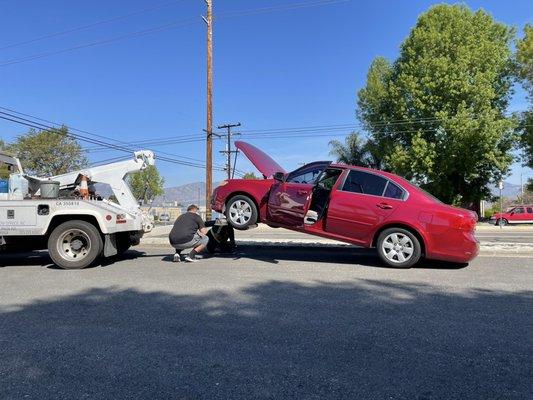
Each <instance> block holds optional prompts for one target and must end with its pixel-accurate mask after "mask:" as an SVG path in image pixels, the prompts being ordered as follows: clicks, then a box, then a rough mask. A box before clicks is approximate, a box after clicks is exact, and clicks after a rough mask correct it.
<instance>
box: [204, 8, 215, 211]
mask: <svg viewBox="0 0 533 400" xmlns="http://www.w3.org/2000/svg"><path fill="white" fill-rule="evenodd" d="M205 3H206V5H207V15H206V17H203V16H202V18H203V20H204V21H205V23H206V25H207V126H206V133H207V137H206V154H205V219H206V220H210V219H211V193H212V192H213V0H205Z"/></svg>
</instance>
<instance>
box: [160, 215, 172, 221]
mask: <svg viewBox="0 0 533 400" xmlns="http://www.w3.org/2000/svg"><path fill="white" fill-rule="evenodd" d="M159 221H161V222H168V221H170V214H165V213H163V214H160V215H159Z"/></svg>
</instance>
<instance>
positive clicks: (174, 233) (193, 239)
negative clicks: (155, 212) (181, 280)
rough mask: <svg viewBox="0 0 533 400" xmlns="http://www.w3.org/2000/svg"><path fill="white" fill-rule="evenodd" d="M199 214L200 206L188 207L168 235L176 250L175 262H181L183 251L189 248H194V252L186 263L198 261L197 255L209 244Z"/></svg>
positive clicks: (187, 258)
mask: <svg viewBox="0 0 533 400" xmlns="http://www.w3.org/2000/svg"><path fill="white" fill-rule="evenodd" d="M197 213H198V206H195V205H194V204H193V205H190V206H189V207H187V212H186V213H185V214H183V215H180V216H179V217H178V218H177V219H176V222H174V226H173V227H172V230H171V231H170V234H169V235H168V238H169V240H170V244H171V245H172V247H174V248H175V249H176V254H174V262H179V261H181V251H182V250H185V249H189V248H192V250H191V251H190V253H189V255H188V256H187V257H185V261H187V262H195V261H197V260H196V254H197V253H199V252H201V251H202V250H203V249H204V248H205V246H207V243H208V242H209V238H208V237H207V236H206V234H207V229H206V227H205V224H204V221H203V220H202V218H201V217H200V216H199V215H198V214H197Z"/></svg>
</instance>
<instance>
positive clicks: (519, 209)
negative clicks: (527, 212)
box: [513, 207, 524, 214]
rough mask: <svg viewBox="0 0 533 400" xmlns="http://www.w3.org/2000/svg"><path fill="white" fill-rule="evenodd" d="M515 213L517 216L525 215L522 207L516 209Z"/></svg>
mask: <svg viewBox="0 0 533 400" xmlns="http://www.w3.org/2000/svg"><path fill="white" fill-rule="evenodd" d="M513 212H514V213H515V214H524V209H523V208H522V207H516V208H515V209H514V210H513Z"/></svg>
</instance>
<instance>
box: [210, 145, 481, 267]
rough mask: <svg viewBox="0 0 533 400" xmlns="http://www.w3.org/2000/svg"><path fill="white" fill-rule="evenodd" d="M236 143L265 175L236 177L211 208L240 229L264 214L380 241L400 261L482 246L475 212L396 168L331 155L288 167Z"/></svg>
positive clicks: (290, 225)
mask: <svg viewBox="0 0 533 400" xmlns="http://www.w3.org/2000/svg"><path fill="white" fill-rule="evenodd" d="M235 144H236V146H237V148H238V149H239V150H241V151H242V152H243V153H244V154H245V155H246V156H247V157H248V159H250V161H251V162H252V163H253V164H254V165H255V167H256V168H257V169H258V170H259V172H261V174H263V178H264V179H262V180H250V179H231V180H228V181H223V182H222V183H221V184H220V185H219V186H218V187H217V188H216V189H215V190H214V193H213V197H212V208H213V209H214V210H215V211H217V212H221V213H224V214H225V215H226V218H227V219H228V221H229V223H230V224H231V225H233V227H235V228H236V229H248V228H249V227H251V226H254V225H255V224H257V223H259V222H262V223H266V224H268V225H270V226H272V227H282V228H287V229H292V230H295V231H299V232H305V233H309V234H312V235H317V236H322V237H326V238H330V239H336V240H340V241H344V242H347V243H352V244H355V245H359V246H363V247H375V248H376V249H377V253H378V255H379V257H380V259H381V260H382V261H383V262H384V263H385V264H386V265H388V266H391V267H397V268H408V267H411V266H413V265H414V264H416V263H417V262H418V261H419V259H420V258H421V257H422V256H425V257H426V258H429V259H438V260H445V261H453V262H460V263H464V262H468V261H470V260H472V259H473V258H474V257H475V256H476V255H477V254H478V248H479V245H478V242H477V240H476V238H475V235H474V230H475V227H476V222H477V215H476V214H475V213H474V212H472V211H469V210H464V209H461V208H456V207H452V206H449V205H446V204H444V203H442V202H440V201H439V200H437V199H436V198H434V197H433V196H431V195H430V194H428V193H426V192H425V191H423V190H422V189H420V188H418V187H417V186H415V185H412V184H411V183H409V182H408V181H407V180H405V179H403V178H401V177H399V176H397V175H394V174H391V173H387V172H383V171H378V170H373V169H368V168H362V167H355V166H350V165H344V164H334V163H332V162H330V161H317V162H313V163H310V164H306V165H304V166H303V167H301V168H298V169H297V170H295V171H292V172H289V173H287V172H286V171H285V170H284V169H283V168H282V167H281V166H280V165H279V164H278V163H276V162H275V161H274V160H273V159H272V158H271V157H269V156H268V155H267V154H265V153H264V152H262V151H261V150H259V149H258V148H256V147H255V146H253V145H251V144H249V143H245V142H242V141H238V142H236V143H235Z"/></svg>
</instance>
